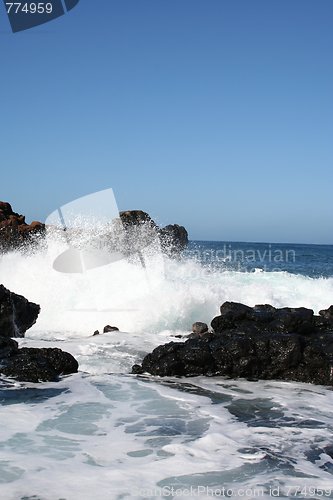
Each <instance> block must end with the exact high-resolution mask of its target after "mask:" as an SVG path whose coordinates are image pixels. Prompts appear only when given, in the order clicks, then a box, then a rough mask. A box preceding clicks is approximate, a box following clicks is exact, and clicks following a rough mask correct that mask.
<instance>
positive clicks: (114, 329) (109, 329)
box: [103, 325, 119, 333]
mask: <svg viewBox="0 0 333 500" xmlns="http://www.w3.org/2000/svg"><path fill="white" fill-rule="evenodd" d="M109 332H119V328H118V327H116V326H110V325H106V326H105V327H104V329H103V333H109Z"/></svg>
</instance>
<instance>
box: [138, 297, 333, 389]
mask: <svg viewBox="0 0 333 500" xmlns="http://www.w3.org/2000/svg"><path fill="white" fill-rule="evenodd" d="M317 318H318V317H316V316H314V315H313V311H311V310H309V309H304V308H297V309H292V308H283V309H275V308H274V307H272V306H270V305H262V306H255V307H254V308H251V307H247V306H244V305H243V304H235V303H232V302H228V303H225V304H223V306H222V307H221V316H218V317H217V318H214V320H213V321H212V326H213V328H214V330H215V333H206V334H203V335H201V336H200V337H197V338H190V339H189V340H187V341H186V342H184V343H179V342H171V343H169V344H166V345H163V346H159V347H157V348H156V349H154V351H153V352H152V353H150V354H148V355H147V356H146V357H145V358H144V360H143V362H142V366H140V365H135V366H134V367H133V369H132V372H133V373H144V372H148V373H151V374H153V375H159V376H175V375H176V376H196V375H209V376H212V375H224V376H229V377H232V378H237V377H245V378H249V379H277V380H295V381H300V382H309V383H316V384H323V385H331V384H332V383H333V332H332V328H327V327H323V324H322V323H320V322H319V323H317V322H316V319H317Z"/></svg>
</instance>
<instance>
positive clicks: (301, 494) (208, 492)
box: [134, 485, 333, 499]
mask: <svg viewBox="0 0 333 500" xmlns="http://www.w3.org/2000/svg"><path fill="white" fill-rule="evenodd" d="M332 493H333V488H321V487H318V486H309V485H296V486H295V485H294V486H288V485H286V486H284V487H283V488H282V487H280V486H269V487H266V488H264V487H258V488H229V487H224V486H222V487H220V488H214V487H209V486H196V487H193V486H190V487H188V488H181V487H179V488H175V487H174V486H164V487H162V488H151V489H149V488H138V489H137V490H135V492H134V494H135V496H136V497H141V498H177V497H178V498H201V497H202V496H205V497H212V498H249V499H250V498H251V499H253V498H263V497H266V498H267V496H268V497H271V498H278V497H283V498H286V496H287V498H311V497H314V496H316V497H318V498H325V497H326V498H328V497H331V495H332Z"/></svg>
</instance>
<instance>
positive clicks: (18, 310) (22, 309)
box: [0, 285, 40, 337]
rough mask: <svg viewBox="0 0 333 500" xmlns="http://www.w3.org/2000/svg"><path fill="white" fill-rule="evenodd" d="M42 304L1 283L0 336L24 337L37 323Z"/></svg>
mask: <svg viewBox="0 0 333 500" xmlns="http://www.w3.org/2000/svg"><path fill="white" fill-rule="evenodd" d="M39 312H40V306H39V305H37V304H34V303H33V302H29V301H28V300H27V299H26V298H24V297H23V296H22V295H17V294H16V293H13V292H10V291H9V290H7V288H5V287H4V286H3V285H0V336H1V337H24V334H25V332H26V331H27V330H28V329H29V328H31V327H32V325H34V324H35V323H36V320H37V318H38V315H39Z"/></svg>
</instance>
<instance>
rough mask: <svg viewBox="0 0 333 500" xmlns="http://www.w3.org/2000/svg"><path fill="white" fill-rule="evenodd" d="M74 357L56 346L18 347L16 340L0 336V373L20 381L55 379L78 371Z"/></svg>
mask: <svg viewBox="0 0 333 500" xmlns="http://www.w3.org/2000/svg"><path fill="white" fill-rule="evenodd" d="M78 367H79V365H78V363H77V361H76V359H75V358H74V357H73V356H72V355H71V354H69V353H68V352H64V351H61V350H60V349H56V348H48V349H35V348H28V347H23V348H22V349H19V348H18V345H17V342H16V341H15V340H12V339H8V338H2V337H0V373H2V374H3V375H5V376H6V377H13V378H15V379H17V380H19V381H22V382H42V381H43V382H46V381H55V380H57V379H58V377H59V376H60V375H69V374H70V373H76V372H77V371H78Z"/></svg>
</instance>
